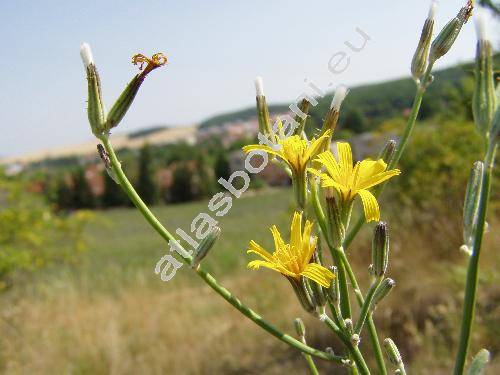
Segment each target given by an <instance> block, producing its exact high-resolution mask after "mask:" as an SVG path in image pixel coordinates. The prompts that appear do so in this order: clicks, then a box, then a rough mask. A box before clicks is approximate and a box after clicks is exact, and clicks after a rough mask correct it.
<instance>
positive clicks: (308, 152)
mask: <svg viewBox="0 0 500 375" xmlns="http://www.w3.org/2000/svg"><path fill="white" fill-rule="evenodd" d="M329 135H330V132H327V133H325V134H323V135H322V136H321V137H319V138H318V139H316V140H314V139H313V140H312V141H311V142H308V141H306V140H305V139H302V138H301V137H300V136H298V135H292V136H290V137H286V138H284V139H279V140H278V142H279V146H280V148H279V149H278V150H275V149H273V148H272V147H269V146H266V145H249V146H245V147H243V151H244V152H246V153H249V152H250V151H252V150H262V151H265V152H267V153H268V154H271V155H275V156H277V157H279V158H280V159H281V160H283V161H284V162H285V163H286V164H287V165H288V166H289V167H290V169H291V170H292V173H293V174H294V175H295V176H301V175H303V174H305V171H306V166H307V163H308V162H309V161H310V160H311V159H312V158H314V157H315V156H316V155H317V154H318V153H319V152H320V151H321V149H322V146H323V145H324V143H325V142H327V141H328V136H329Z"/></svg>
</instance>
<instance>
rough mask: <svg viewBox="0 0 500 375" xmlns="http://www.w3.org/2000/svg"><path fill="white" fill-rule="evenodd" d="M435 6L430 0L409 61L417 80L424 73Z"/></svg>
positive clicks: (432, 28)
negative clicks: (418, 37)
mask: <svg viewBox="0 0 500 375" xmlns="http://www.w3.org/2000/svg"><path fill="white" fill-rule="evenodd" d="M436 7H437V3H436V1H434V0H433V1H431V5H430V9H429V15H428V16H427V19H426V20H425V22H424V26H423V28H422V33H421V34H420V40H419V41H418V46H417V49H416V51H415V54H414V55H413V59H412V61H411V75H412V76H413V79H414V80H415V81H417V82H419V81H420V77H421V76H422V74H424V72H425V69H426V68H427V62H428V58H429V49H430V46H431V41H432V32H433V30H434V15H435V13H436Z"/></svg>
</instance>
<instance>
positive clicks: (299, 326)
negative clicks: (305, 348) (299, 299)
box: [293, 318, 306, 338]
mask: <svg viewBox="0 0 500 375" xmlns="http://www.w3.org/2000/svg"><path fill="white" fill-rule="evenodd" d="M293 325H294V326H295V331H296V332H297V335H299V337H300V338H303V337H305V336H306V326H305V325H304V322H303V321H302V319H300V318H296V319H295V320H294V321H293Z"/></svg>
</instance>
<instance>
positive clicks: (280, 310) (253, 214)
mask: <svg viewBox="0 0 500 375" xmlns="http://www.w3.org/2000/svg"><path fill="white" fill-rule="evenodd" d="M252 194H253V193H247V194H246V195H245V196H244V197H243V198H241V199H240V200H238V201H234V202H233V207H232V209H231V211H230V212H229V213H228V214H227V215H226V216H225V217H223V218H222V219H221V222H220V226H221V228H222V230H223V232H222V236H221V239H220V241H219V242H218V245H217V246H216V248H214V250H213V252H211V253H210V256H209V258H208V259H207V260H206V262H204V266H206V267H207V268H208V269H210V270H211V271H213V273H214V274H215V276H216V277H217V278H218V279H220V280H221V281H222V283H223V284H224V285H225V286H227V287H228V288H229V289H231V290H233V291H234V292H235V294H236V295H238V296H239V297H240V298H241V299H242V300H243V301H244V302H245V303H247V304H248V305H249V306H251V307H252V308H255V309H256V310H257V311H259V312H260V313H262V314H263V315H264V316H265V317H266V318H268V319H269V320H271V321H273V322H275V324H276V325H278V326H279V327H280V328H282V329H283V330H285V331H287V332H290V333H293V325H292V321H293V319H294V318H295V317H297V316H301V317H304V318H305V321H306V324H307V326H308V336H309V342H310V344H311V345H314V346H318V347H320V348H324V347H326V346H334V347H335V345H336V343H335V342H334V341H332V337H331V335H330V334H329V333H328V332H326V331H325V330H323V329H322V327H320V326H319V325H318V323H317V322H316V321H313V319H311V318H309V317H307V316H305V313H303V312H302V311H301V309H300V308H299V306H298V303H297V302H296V301H295V296H294V294H293V292H292V291H291V290H290V288H289V286H288V284H287V282H286V281H285V280H284V279H282V278H280V277H279V276H278V275H277V274H275V273H272V272H269V271H265V270H260V271H249V270H247V269H246V267H245V265H246V263H247V262H248V260H249V257H248V256H247V255H246V254H245V249H246V246H247V244H248V241H249V240H250V239H255V240H257V241H259V242H261V243H263V244H265V245H270V244H271V237H270V233H269V231H268V229H267V228H268V227H269V226H270V225H271V224H277V225H278V226H280V227H282V228H286V227H287V226H288V220H289V219H288V217H289V213H290V212H291V210H292V205H291V202H292V200H291V199H292V196H291V191H290V190H288V189H283V190H265V191H262V192H260V193H258V194H255V195H252ZM206 204H207V202H206V201H202V202H196V203H189V204H184V205H173V206H169V207H157V208H156V209H155V210H154V211H155V213H156V214H157V215H158V217H159V218H160V220H161V221H162V222H163V223H164V224H165V225H166V226H167V227H168V228H169V229H171V230H172V231H174V230H175V228H177V227H180V228H183V229H184V230H186V231H189V225H190V222H191V220H192V219H193V218H194V217H195V216H196V215H197V214H198V213H200V212H207V208H206ZM391 212H396V214H393V215H390V214H389V212H387V215H386V216H387V218H388V219H389V223H393V224H392V227H393V228H394V229H393V231H392V253H391V266H390V275H391V277H393V278H395V279H396V281H397V283H398V286H397V288H396V290H395V292H393V293H392V295H390V296H389V298H388V299H387V302H386V303H385V304H384V305H383V306H381V307H380V308H379V309H378V310H377V320H378V323H379V325H380V326H381V327H382V333H381V335H382V336H383V337H387V336H388V335H390V336H391V337H393V338H394V339H395V341H396V342H398V344H399V345H400V349H401V351H402V352H403V355H404V356H405V359H406V360H407V364H408V366H409V368H410V369H411V370H413V371H412V373H415V374H441V373H443V374H445V373H449V372H450V366H451V361H450V356H451V353H453V350H454V347H455V344H456V339H457V332H456V327H457V326H458V319H459V315H460V314H459V312H460V298H461V290H462V285H463V284H462V280H463V277H464V274H465V269H464V264H465V258H464V257H463V255H461V254H460V253H459V252H458V246H457V245H458V244H459V243H460V231H459V229H458V227H457V224H456V223H458V222H459V219H460V209H459V208H456V209H455V208H450V212H449V215H448V217H452V218H455V219H457V220H455V221H453V219H452V220H448V219H447V220H443V221H439V220H436V225H435V228H432V227H429V226H425V227H411V228H406V229H405V228H397V230H396V229H395V227H397V225H396V222H397V220H398V219H399V218H400V217H402V216H403V215H402V212H401V211H396V210H392V211H391ZM284 231H285V232H286V229H284ZM369 235H370V232H369V231H368V230H366V229H365V230H364V231H363V232H362V235H361V236H360V238H359V239H357V240H356V242H355V243H354V244H353V247H352V249H350V256H351V258H352V259H353V263H354V265H355V268H356V270H357V272H358V274H360V275H361V276H362V277H361V281H362V285H363V287H364V289H365V290H366V280H367V275H368V273H367V272H365V270H366V269H367V267H368V265H369V261H370V260H369V251H370V250H369V249H370V238H369ZM87 239H88V245H89V247H88V251H87V252H86V253H85V254H83V255H82V256H81V258H80V261H79V262H78V264H75V265H72V266H67V265H66V266H60V267H54V268H52V269H50V270H44V271H43V272H39V273H38V274H35V275H34V276H33V277H30V278H29V279H25V280H23V282H22V283H20V284H18V285H17V286H15V287H14V288H12V289H11V290H9V291H8V292H6V293H4V294H3V295H2V296H0V299H1V301H0V303H1V308H0V311H1V316H0V317H1V320H0V327H1V328H0V332H1V335H0V369H1V370H2V371H3V372H4V373H8V374H21V373H43V374H52V373H54V374H56V373H72V374H137V373H141V374H142V373H145V374H165V373H167V374H220V373H225V374H233V373H234V374H282V373H285V372H288V373H291V374H304V373H306V364H305V362H304V361H303V359H302V357H301V356H300V354H298V353H297V352H295V351H294V350H291V349H289V348H287V347H286V346H285V345H284V344H282V343H280V342H278V341H276V340H275V339H274V338H272V337H270V336H268V335H267V334H266V333H264V332H263V331H262V330H261V329H260V328H258V327H257V326H255V325H253V323H251V322H250V321H248V320H247V319H246V318H244V317H243V316H241V315H240V314H239V313H237V312H236V311H235V310H234V309H233V308H232V307H231V306H230V305H229V304H227V303H226V302H225V301H223V300H222V299H221V298H220V297H219V296H217V295H216V294H214V293H212V292H211V291H210V289H209V288H208V287H206V286H205V284H203V283H202V282H201V281H200V280H199V279H198V278H197V276H196V275H195V274H193V273H192V272H190V270H189V269H188V268H187V267H184V268H182V269H181V270H179V272H178V274H177V275H176V277H175V278H174V280H172V281H171V282H168V283H164V282H161V280H160V279H159V277H158V276H157V275H155V274H154V266H155V264H156V262H157V261H158V260H159V258H160V257H161V256H162V255H163V254H165V253H166V252H167V248H166V246H165V244H164V243H163V242H162V240H161V238H160V237H159V236H158V235H157V234H156V233H154V232H153V230H152V229H150V228H149V227H148V226H147V225H146V224H145V222H144V221H143V220H142V217H140V215H139V213H138V212H137V211H135V210H133V209H116V210H110V211H105V212H97V213H96V214H95V219H94V220H93V221H92V223H91V224H90V225H89V227H88V228H87ZM499 240H500V235H499V234H498V233H496V232H491V233H489V234H488V235H487V240H486V250H485V252H484V254H485V256H484V258H483V264H482V274H481V279H480V281H481V289H480V293H479V302H478V307H479V309H478V314H477V320H478V322H480V327H481V328H479V329H478V330H476V332H475V335H474V338H473V340H474V342H473V350H474V351H477V350H478V349H479V348H480V347H483V346H484V347H488V348H489V349H492V351H493V354H494V356H495V355H496V354H497V353H498V351H499V350H500V342H499V341H500V340H499V339H498V337H499V334H500V328H499V327H500V307H499V302H500V276H499V273H498V270H497V269H496V268H497V267H496V266H498V264H499V260H500V254H498V251H494V250H495V249H494V244H495V243H497V244H498V241H499ZM363 276H364V279H363ZM361 345H362V346H363V345H368V340H364V342H362V344H361ZM318 364H319V366H320V368H323V367H322V364H321V363H318ZM498 371H500V362H498V361H494V363H493V366H491V367H490V370H489V373H490V374H494V373H498ZM339 372H340V373H342V370H341V369H339Z"/></svg>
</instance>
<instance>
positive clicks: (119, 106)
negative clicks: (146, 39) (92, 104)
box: [106, 53, 167, 131]
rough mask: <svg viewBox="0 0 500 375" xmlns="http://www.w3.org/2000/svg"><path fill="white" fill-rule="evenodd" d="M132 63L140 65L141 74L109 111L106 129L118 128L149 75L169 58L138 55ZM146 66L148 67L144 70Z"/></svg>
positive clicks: (159, 55)
mask: <svg viewBox="0 0 500 375" xmlns="http://www.w3.org/2000/svg"><path fill="white" fill-rule="evenodd" d="M132 63H133V64H134V65H139V70H141V72H140V73H139V74H136V75H135V77H134V78H132V80H131V81H130V82H129V84H128V85H127V86H126V87H125V90H123V91H122V93H121V94H120V96H119V97H118V99H117V100H116V102H115V104H113V107H111V109H110V110H109V113H108V118H107V121H106V129H107V130H108V131H109V130H110V129H112V128H114V127H115V126H117V125H118V124H119V123H120V121H121V120H122V119H123V116H125V114H126V113H127V111H128V109H129V108H130V106H131V105H132V102H133V101H134V99H135V96H136V95H137V93H138V92H139V88H140V87H141V85H142V83H143V82H144V79H145V78H146V77H147V75H148V74H149V73H150V72H152V71H153V70H154V69H156V68H159V67H160V66H163V65H165V64H166V63H167V57H166V56H165V55H164V54H162V53H155V54H154V55H153V56H152V57H151V58H149V57H146V56H144V55H142V54H136V55H134V56H133V57H132ZM144 64H146V67H145V68H144V69H143V66H144Z"/></svg>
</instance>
